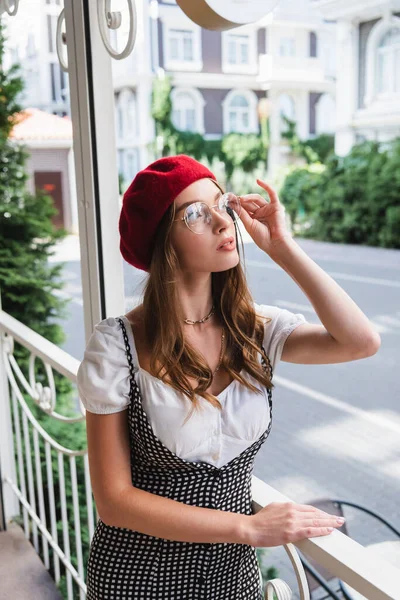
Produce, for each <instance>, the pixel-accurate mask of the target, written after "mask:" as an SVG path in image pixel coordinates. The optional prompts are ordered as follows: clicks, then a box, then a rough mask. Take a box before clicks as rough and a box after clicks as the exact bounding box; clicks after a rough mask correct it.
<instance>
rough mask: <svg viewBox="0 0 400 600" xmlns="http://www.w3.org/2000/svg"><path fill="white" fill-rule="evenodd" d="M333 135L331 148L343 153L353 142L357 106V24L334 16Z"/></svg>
mask: <svg viewBox="0 0 400 600" xmlns="http://www.w3.org/2000/svg"><path fill="white" fill-rule="evenodd" d="M336 35H337V38H336V48H337V66H338V68H337V71H336V73H337V79H336V136H335V151H336V153H337V154H339V155H340V156H344V155H346V154H347V153H348V152H349V151H350V149H351V147H352V146H353V145H354V143H355V132H354V130H353V129H352V127H351V123H352V120H353V117H354V113H355V111H356V109H357V93H358V25H357V24H355V23H352V22H351V21H345V20H338V22H337V27H336Z"/></svg>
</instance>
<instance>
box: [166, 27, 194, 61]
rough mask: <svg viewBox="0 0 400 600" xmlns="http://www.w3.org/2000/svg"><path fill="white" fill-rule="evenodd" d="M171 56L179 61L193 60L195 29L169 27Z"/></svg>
mask: <svg viewBox="0 0 400 600" xmlns="http://www.w3.org/2000/svg"><path fill="white" fill-rule="evenodd" d="M168 41H169V58H170V59H171V60H179V61H185V62H187V61H189V62H191V61H193V60H194V50H193V31H190V30H189V29H169V39H168Z"/></svg>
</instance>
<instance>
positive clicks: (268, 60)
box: [258, 54, 332, 86]
mask: <svg viewBox="0 0 400 600" xmlns="http://www.w3.org/2000/svg"><path fill="white" fill-rule="evenodd" d="M258 80H259V81H261V82H275V83H277V82H280V83H290V84H292V85H293V86H296V84H302V83H305V82H309V81H313V82H315V83H318V84H320V85H323V84H324V83H325V82H326V77H325V71H324V66H323V63H322V61H321V59H319V58H314V57H299V56H275V55H272V54H260V56H259V75H258ZM330 86H332V83H330Z"/></svg>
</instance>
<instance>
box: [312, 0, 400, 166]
mask: <svg viewBox="0 0 400 600" xmlns="http://www.w3.org/2000/svg"><path fill="white" fill-rule="evenodd" d="M314 4H315V6H316V8H318V10H320V11H321V12H322V14H323V15H324V16H325V17H326V18H329V19H335V20H336V23H337V53H338V55H337V60H338V64H340V69H338V72H337V90H336V97H337V115H336V119H337V130H336V137H335V149H336V152H337V153H338V154H340V155H345V154H347V153H348V152H349V150H350V149H351V147H352V146H353V145H354V144H355V143H357V142H361V141H363V140H379V141H387V140H390V139H392V138H394V137H397V136H399V135H400V1H399V0H393V1H392V0H390V1H388V0H379V1H378V0H375V1H374V0H354V1H353V2H344V1H343V0H315V1H314Z"/></svg>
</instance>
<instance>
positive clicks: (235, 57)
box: [221, 27, 258, 75]
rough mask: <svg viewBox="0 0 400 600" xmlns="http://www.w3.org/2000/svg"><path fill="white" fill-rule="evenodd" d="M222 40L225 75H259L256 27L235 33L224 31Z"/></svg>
mask: <svg viewBox="0 0 400 600" xmlns="http://www.w3.org/2000/svg"><path fill="white" fill-rule="evenodd" d="M243 29H244V30H243ZM221 39H222V71H223V72H224V73H243V74H246V75H256V74H257V73H258V55H257V30H256V29H255V28H254V27H252V28H250V27H246V28H243V27H242V28H240V30H239V31H235V32H234V33H233V32H231V31H223V32H222V37H221Z"/></svg>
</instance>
